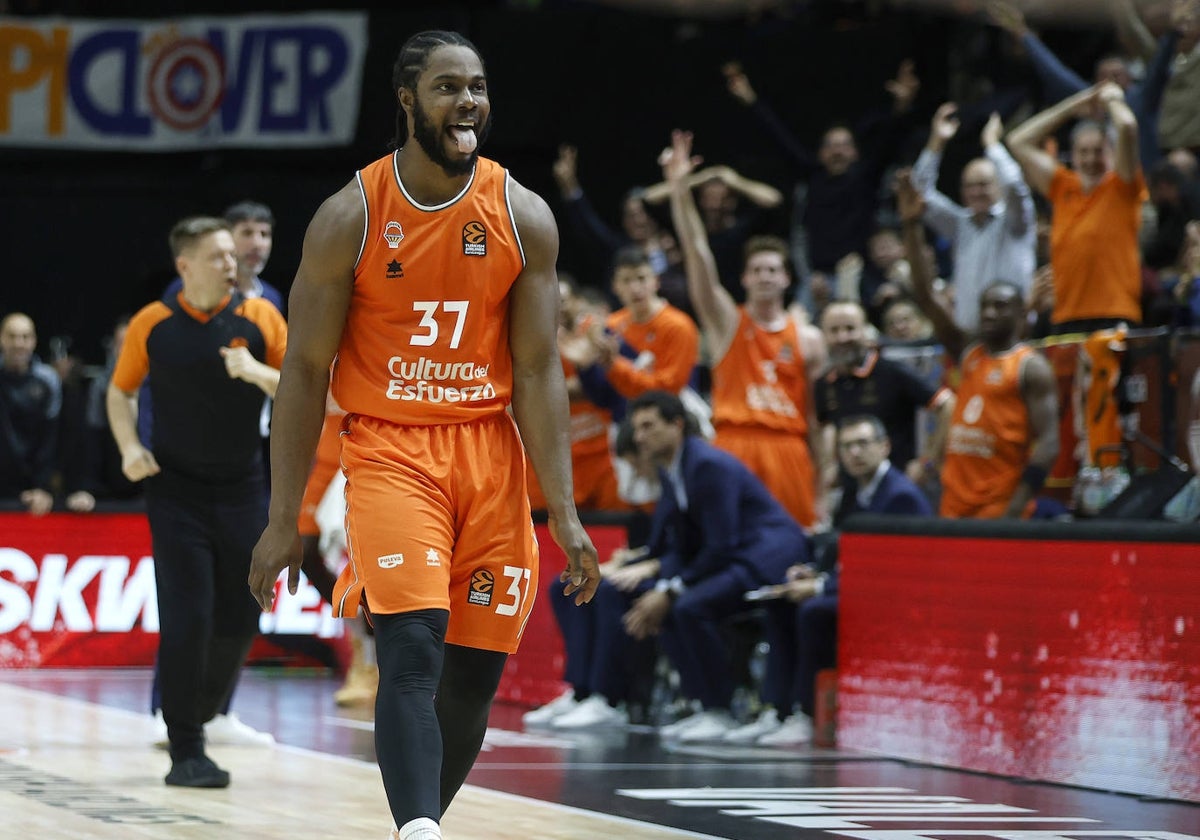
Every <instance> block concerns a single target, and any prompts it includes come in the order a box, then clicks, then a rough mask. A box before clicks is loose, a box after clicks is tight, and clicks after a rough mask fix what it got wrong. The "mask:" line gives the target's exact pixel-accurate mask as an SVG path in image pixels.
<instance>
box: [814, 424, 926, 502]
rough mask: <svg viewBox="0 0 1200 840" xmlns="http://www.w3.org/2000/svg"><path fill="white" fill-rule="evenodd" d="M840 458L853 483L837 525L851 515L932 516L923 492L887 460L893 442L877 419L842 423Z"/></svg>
mask: <svg viewBox="0 0 1200 840" xmlns="http://www.w3.org/2000/svg"><path fill="white" fill-rule="evenodd" d="M837 454H838V460H839V461H841V464H842V471H843V472H844V473H845V474H846V475H847V476H848V477H849V478H850V481H848V482H846V483H845V484H843V486H842V500H841V503H840V504H839V505H838V509H837V512H836V514H835V516H834V522H835V523H840V522H841V521H842V520H843V519H845V518H846V517H847V516H849V515H850V514H852V513H895V514H908V515H909V516H932V515H933V508H932V507H931V506H930V504H929V500H928V499H927V498H925V494H924V493H922V492H921V489H920V488H919V487H917V485H915V484H913V482H912V481H911V480H909V478H908V477H907V476H906V475H905V474H904V473H903V472H902V471H901V470H898V469H896V467H895V466H894V465H893V464H892V462H891V461H890V460H888V456H889V455H890V454H891V442H890V441H889V440H888V434H887V429H886V428H885V427H884V425H883V421H882V420H880V419H879V418H878V417H876V416H874V415H873V414H856V415H854V416H853V417H847V418H846V419H845V420H843V421H842V422H841V423H839V424H838V430H837Z"/></svg>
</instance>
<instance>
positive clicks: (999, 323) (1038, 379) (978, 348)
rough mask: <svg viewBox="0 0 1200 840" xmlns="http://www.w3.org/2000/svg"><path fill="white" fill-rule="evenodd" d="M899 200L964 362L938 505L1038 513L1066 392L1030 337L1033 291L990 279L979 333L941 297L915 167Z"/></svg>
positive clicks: (919, 293)
mask: <svg viewBox="0 0 1200 840" xmlns="http://www.w3.org/2000/svg"><path fill="white" fill-rule="evenodd" d="M896 201H897V208H898V209H899V211H900V218H901V221H902V222H903V224H904V240H905V245H907V247H908V253H909V254H913V255H916V256H915V257H914V258H913V259H912V260H911V263H912V280H913V296H914V297H915V299H916V301H917V303H918V304H919V305H920V307H921V309H922V310H924V312H925V314H926V315H928V316H929V319H930V320H931V321H932V322H933V327H934V330H935V331H936V332H937V336H938V340H939V341H941V342H942V346H943V347H945V348H946V353H947V354H948V355H949V356H950V357H951V358H954V359H957V360H958V362H959V368H960V370H961V380H960V382H959V386H958V393H957V400H956V402H955V405H954V415H953V416H952V417H951V419H950V430H949V433H948V434H947V436H946V453H945V456H944V458H943V462H942V472H941V476H942V502H941V508H940V510H939V511H938V512H939V513H940V514H941V515H942V516H946V517H951V518H954V519H999V518H1000V517H1028V516H1029V515H1031V514H1032V512H1033V509H1034V497H1035V496H1036V495H1037V492H1038V491H1039V490H1040V489H1041V487H1042V484H1043V483H1045V480H1046V474H1047V472H1049V470H1050V468H1051V467H1052V466H1054V461H1055V459H1056V458H1058V396H1057V390H1056V386H1055V381H1054V373H1053V371H1052V370H1051V368H1050V363H1049V362H1047V361H1046V358H1045V357H1044V356H1042V354H1041V353H1039V352H1038V351H1037V350H1035V349H1034V348H1032V347H1030V346H1029V345H1028V344H1026V343H1025V342H1023V341H1021V334H1022V332H1023V331H1024V326H1025V300H1024V293H1023V292H1022V291H1021V289H1020V287H1019V286H1017V285H1016V284H1015V283H1010V282H1008V281H999V282H996V283H992V284H991V285H987V286H985V287H984V289H983V291H982V292H981V293H980V297H979V335H978V337H977V338H976V339H975V340H973V341H971V340H969V337H968V336H967V335H966V334H965V333H964V332H963V329H962V328H961V327H959V326H958V324H957V323H955V321H954V319H953V318H952V317H951V316H950V314H949V313H948V312H947V311H946V310H945V309H943V308H942V307H941V305H940V304H938V303H937V302H936V301H935V300H934V298H933V269H932V267H931V266H930V265H929V262H928V260H926V259H925V258H924V257H923V256H921V253H922V246H923V245H924V241H925V239H924V237H925V232H924V229H923V228H922V227H921V216H922V214H923V213H924V210H925V207H924V204H925V199H924V198H923V196H922V195H921V194H920V193H919V192H918V191H917V189H916V187H915V186H913V183H912V178H911V175H910V173H908V172H903V171H902V172H900V173H898V174H897V176H896Z"/></svg>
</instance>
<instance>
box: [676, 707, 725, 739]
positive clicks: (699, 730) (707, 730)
mask: <svg viewBox="0 0 1200 840" xmlns="http://www.w3.org/2000/svg"><path fill="white" fill-rule="evenodd" d="M696 717H697V718H699V720H697V721H696V722H695V723H693V724H692V725H691V726H689V727H688V728H687V729H685V730H683V732H681V733H680V734H679V736H678V737H679V741H680V742H681V743H685V744H690V743H695V742H697V741H720V740H722V739H723V738H724V737H725V735H726V734H727V733H728V732H729V731H730V730H732V729H734V728H736V727H737V721H736V720H734V719H733V715H731V714H730V713H729V712H728V711H726V710H725V709H713V710H711V711H704V712H701V713H700V714H698V715H696Z"/></svg>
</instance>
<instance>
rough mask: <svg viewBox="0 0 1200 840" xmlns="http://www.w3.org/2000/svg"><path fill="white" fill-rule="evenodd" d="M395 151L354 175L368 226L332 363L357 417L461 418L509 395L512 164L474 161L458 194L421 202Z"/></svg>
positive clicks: (517, 257)
mask: <svg viewBox="0 0 1200 840" xmlns="http://www.w3.org/2000/svg"><path fill="white" fill-rule="evenodd" d="M396 160H397V159H396V154H395V153H393V154H392V155H389V156H388V157H385V158H381V159H380V160H377V161H375V162H374V163H372V164H371V165H369V166H367V167H366V168H365V169H363V170H361V171H360V172H359V173H358V175H357V178H358V184H359V188H360V189H361V190H362V197H363V203H364V205H365V208H366V215H367V224H366V230H365V231H364V234H363V243H362V250H361V252H360V254H359V258H358V263H357V265H356V266H355V270H354V292H353V295H352V297H351V300H350V310H349V313H348V314H347V317H346V326H345V329H344V330H343V331H342V341H341V344H340V345H339V347H338V353H337V359H336V360H335V362H334V367H333V383H332V387H333V395H334V398H335V399H336V400H337V402H338V404H339V405H341V406H342V408H344V409H345V410H346V411H347V412H349V413H351V414H363V415H369V416H372V417H378V418H380V419H383V420H387V421H390V422H392V423H399V424H406V425H429V424H434V423H461V422H466V421H468V420H473V419H476V418H479V417H483V416H486V415H490V414H495V413H497V412H500V411H503V410H504V407H505V406H506V405H507V404H508V402H509V400H510V397H511V394H512V360H511V357H510V355H509V348H508V329H509V319H508V303H509V301H508V293H509V290H510V288H511V287H512V284H513V281H514V280H516V278H517V276H518V275H519V274H520V273H521V270H522V269H523V268H524V264H525V261H524V254H523V252H522V249H521V241H520V237H519V236H518V234H517V231H516V226H515V223H514V221H513V216H512V211H511V208H510V206H509V200H508V198H509V197H508V191H509V189H510V179H509V176H508V172H507V170H505V169H504V168H503V167H501V166H500V165H499V164H497V163H495V162H494V161H491V160H487V159H486V158H479V160H478V162H477V163H476V165H475V173H474V175H473V176H472V178H471V180H470V182H469V183H468V184H467V186H466V188H464V189H463V191H462V192H461V193H460V194H459V195H457V196H455V197H454V198H453V199H451V200H449V201H447V202H445V203H443V204H439V205H436V206H426V205H422V204H418V203H417V202H416V200H415V199H413V198H412V197H411V196H410V195H409V194H408V192H407V191H406V190H405V189H404V185H403V184H402V183H401V182H400V176H399V171H398V169H397V162H396Z"/></svg>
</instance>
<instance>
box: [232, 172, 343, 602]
mask: <svg viewBox="0 0 1200 840" xmlns="http://www.w3.org/2000/svg"><path fill="white" fill-rule="evenodd" d="M365 224H366V218H365V215H364V213H363V207H362V198H361V196H360V194H359V189H358V185H357V183H355V182H353V181H352V182H351V183H350V184H348V185H347V186H346V187H344V188H343V189H342V190H341V191H340V192H338V193H336V194H334V195H333V196H332V197H330V198H329V199H327V200H326V201H325V203H324V204H322V205H321V207H320V208H319V209H318V210H317V212H316V215H315V216H313V219H312V221H311V222H310V223H309V226H308V231H307V233H305V235H304V250H303V252H302V254H301V258H300V268H299V269H298V270H297V272H296V279H295V281H293V283H292V291H291V295H290V296H289V299H288V312H289V318H290V327H291V329H290V336H291V338H290V342H289V345H288V349H287V355H286V356H285V357H284V360H283V368H282V370H281V371H280V375H279V388H278V390H277V391H276V392H275V408H274V411H273V414H272V423H271V519H270V523H269V524H268V526H267V530H266V531H265V532H264V533H263V536H262V538H261V539H260V540H259V542H258V545H257V546H256V547H255V549H254V560H253V562H252V564H251V568H250V588H251V590H252V591H253V593H254V595H255V597H256V598H257V599H258V601H259V604H260V605H261V606H262V607H263V609H270V607H271V602H272V601H273V599H274V591H273V586H274V583H275V578H276V577H278V575H279V572H280V571H281V570H282V569H283V568H284V567H285V566H287V567H290V572H289V574H288V590H289V591H290V592H292V593H295V591H296V587H297V586H298V584H299V569H300V540H299V536H298V534H297V531H296V519H297V516H298V514H299V511H300V499H301V497H302V495H303V493H304V484H305V482H306V481H307V479H308V471H309V467H310V465H311V464H312V458H313V453H314V452H315V451H316V448H317V438H318V437H319V436H320V434H321V423H322V422H323V420H324V417H325V393H326V391H327V389H328V387H329V364H330V362H331V361H332V360H333V356H334V353H335V352H336V351H337V347H338V343H339V341H340V340H341V336H342V328H343V326H344V324H345V321H346V312H347V310H348V309H349V307H350V295H351V292H352V290H353V288H354V263H355V261H356V260H357V259H358V252H359V247H360V246H361V244H362V236H363V227H364V225H365Z"/></svg>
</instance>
